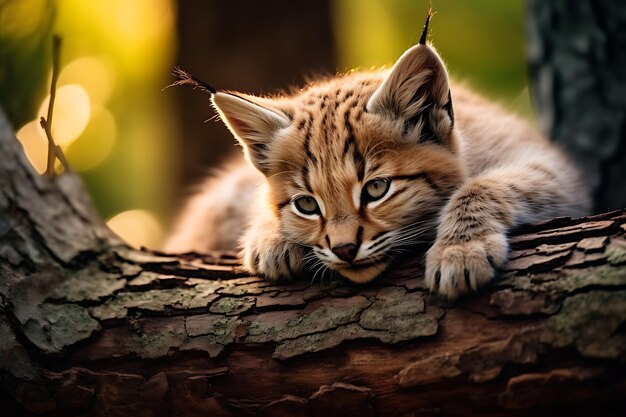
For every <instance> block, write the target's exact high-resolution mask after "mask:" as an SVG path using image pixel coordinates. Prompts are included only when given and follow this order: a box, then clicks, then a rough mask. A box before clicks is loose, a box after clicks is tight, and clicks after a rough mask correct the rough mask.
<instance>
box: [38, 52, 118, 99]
mask: <svg viewBox="0 0 626 417" xmlns="http://www.w3.org/2000/svg"><path fill="white" fill-rule="evenodd" d="M114 78H115V77H114V74H113V70H112V68H111V66H110V65H108V64H107V63H106V61H105V60H104V59H102V58H96V57H90V56H87V57H82V58H78V59H75V60H74V61H72V62H70V63H69V64H67V65H66V66H65V67H64V68H63V70H62V71H61V74H60V75H59V80H58V82H57V85H58V86H59V87H61V86H64V85H67V84H78V85H80V86H81V87H83V88H84V89H85V91H86V92H87V94H88V95H89V99H90V101H91V102H92V103H96V104H105V103H106V102H107V101H108V100H109V98H111V94H112V93H113V89H114V87H115V79H114ZM48 84H50V82H48Z"/></svg>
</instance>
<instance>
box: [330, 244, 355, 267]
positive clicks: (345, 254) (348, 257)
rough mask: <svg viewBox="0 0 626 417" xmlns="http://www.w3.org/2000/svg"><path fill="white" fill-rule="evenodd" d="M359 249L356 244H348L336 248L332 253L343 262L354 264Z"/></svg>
mask: <svg viewBox="0 0 626 417" xmlns="http://www.w3.org/2000/svg"><path fill="white" fill-rule="evenodd" d="M358 249H359V248H357V247H356V245H355V244H354V243H347V244H345V245H341V246H335V247H333V248H332V249H331V251H333V253H334V254H335V255H337V256H338V257H339V259H341V260H342V261H346V262H349V263H352V261H354V258H355V257H356V253H357V251H358Z"/></svg>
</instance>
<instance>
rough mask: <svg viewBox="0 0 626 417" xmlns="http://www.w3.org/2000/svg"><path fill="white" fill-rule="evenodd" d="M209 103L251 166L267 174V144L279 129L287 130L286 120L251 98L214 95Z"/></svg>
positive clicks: (279, 113)
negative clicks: (236, 141)
mask: <svg viewBox="0 0 626 417" xmlns="http://www.w3.org/2000/svg"><path fill="white" fill-rule="evenodd" d="M252 100H254V101H252ZM211 101H212V103H213V106H215V108H216V109H217V111H218V112H219V114H220V116H221V118H222V120H223V121H224V122H225V123H226V126H228V128H229V129H230V131H231V132H232V133H233V135H235V137H236V138H237V140H238V141H239V142H240V143H241V145H242V146H243V148H244V152H245V154H246V156H247V157H248V159H249V160H250V162H251V163H252V164H253V165H254V166H255V167H256V168H257V169H258V170H259V171H261V172H262V173H265V174H267V173H268V171H269V160H268V152H269V148H270V144H271V142H272V140H273V139H274V136H275V135H276V133H277V132H278V131H279V130H280V129H283V128H285V127H287V126H289V123H290V122H289V119H288V118H287V116H285V115H284V114H282V113H281V112H279V111H275V110H272V109H269V108H267V107H265V106H263V104H264V103H263V101H264V100H263V99H257V98H253V97H249V98H248V97H242V96H238V95H235V94H229V93H222V92H217V93H215V94H213V95H212V97H211Z"/></svg>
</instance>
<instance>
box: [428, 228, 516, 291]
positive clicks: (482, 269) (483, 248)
mask: <svg viewBox="0 0 626 417" xmlns="http://www.w3.org/2000/svg"><path fill="white" fill-rule="evenodd" d="M507 252H508V245H507V241H506V237H505V236H504V235H503V234H498V233H493V234H490V235H486V236H480V237H476V238H474V239H471V240H469V241H450V240H446V241H442V240H437V241H436V242H435V244H434V245H433V246H432V247H431V248H430V250H429V251H428V253H427V255H426V282H427V284H428V287H429V288H430V290H431V291H433V292H438V293H440V294H442V295H445V296H446V297H448V298H449V299H455V298H457V297H458V296H460V295H463V294H466V293H470V292H476V291H477V290H478V289H479V288H480V287H482V286H484V285H485V284H487V283H488V282H489V281H491V279H493V277H494V276H495V272H496V270H497V268H498V267H500V266H502V265H503V264H504V262H505V261H506V255H507ZM433 271H435V272H434V273H433Z"/></svg>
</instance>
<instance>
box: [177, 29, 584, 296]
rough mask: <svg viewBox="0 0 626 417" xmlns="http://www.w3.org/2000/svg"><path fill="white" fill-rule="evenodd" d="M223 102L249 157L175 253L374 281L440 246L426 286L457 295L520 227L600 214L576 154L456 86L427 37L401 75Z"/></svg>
mask: <svg viewBox="0 0 626 417" xmlns="http://www.w3.org/2000/svg"><path fill="white" fill-rule="evenodd" d="M424 39H425V38H424ZM212 102H213V105H214V106H215V108H216V110H217V111H218V112H219V114H220V116H221V118H222V120H223V121H224V122H225V123H226V125H227V126H228V127H229V129H230V130H231V131H232V133H233V134H234V136H235V137H236V138H237V139H238V141H239V142H240V143H241V145H242V147H243V150H244V154H245V156H246V159H247V161H245V162H244V161H239V162H235V163H234V164H232V165H230V166H229V168H228V169H227V170H225V171H224V172H223V173H222V174H220V175H218V176H217V177H216V178H214V179H211V180H210V181H209V182H208V183H207V185H206V186H205V187H204V188H203V189H202V190H201V191H200V192H199V193H198V194H196V195H195V196H194V197H193V198H192V199H191V200H190V202H189V203H188V204H187V207H186V209H185V210H184V211H183V212H182V215H181V217H180V220H179V223H178V227H177V228H176V231H175V232H174V233H173V234H172V236H171V237H170V239H169V242H168V243H167V245H166V249H167V250H170V251H188V250H198V251H203V250H211V249H233V248H234V242H236V241H237V240H238V241H240V244H241V248H242V251H243V260H244V265H245V267H246V268H248V269H249V270H250V271H251V272H252V273H258V274H261V275H264V276H266V277H267V278H269V279H280V278H293V277H296V276H300V275H304V274H312V275H315V274H316V273H317V274H318V276H319V275H321V274H323V273H324V272H326V271H334V272H336V273H339V274H340V275H342V276H344V277H346V278H348V279H350V280H352V281H355V282H367V281H370V280H372V279H374V278H376V277H377V276H379V275H380V274H382V273H383V272H384V271H385V270H386V269H387V268H388V266H389V265H391V264H392V263H393V262H394V261H395V260H396V259H397V257H398V256H406V255H407V253H406V252H407V248H410V247H411V245H413V244H415V243H418V242H421V241H425V240H433V239H434V244H433V246H432V247H431V249H430V250H429V251H428V253H427V254H426V282H427V284H428V285H429V286H430V288H431V289H432V290H433V291H438V292H439V293H441V294H444V295H446V296H448V297H451V298H454V297H456V296H458V295H460V294H463V293H466V292H470V291H475V290H477V289H478V288H479V287H480V286H482V285H484V284H485V283H487V282H488V281H490V280H491V279H492V278H493V277H494V275H495V273H496V271H497V269H498V268H500V267H502V266H503V264H504V263H505V262H506V259H507V253H508V243H507V237H506V235H507V232H508V231H509V230H510V229H511V228H513V227H515V226H517V225H519V224H521V223H525V222H532V221H537V220H541V219H545V218H547V217H551V216H557V215H572V216H577V215H582V214H585V213H586V212H587V211H588V207H589V199H588V193H587V190H586V188H585V187H584V186H583V185H582V182H581V180H580V176H579V173H578V172H577V170H576V169H575V168H574V167H573V166H572V164H571V163H570V162H569V161H568V159H567V158H566V157H565V156H564V154H563V153H562V152H561V151H560V150H559V149H557V148H556V147H555V146H554V145H553V144H551V143H550V142H549V141H548V140H547V139H546V138H544V137H543V136H542V135H540V134H538V133H537V132H536V131H535V130H533V129H532V128H531V127H530V126H529V125H528V124H526V123H525V122H523V121H521V120H520V119H519V118H517V117H515V116H513V115H510V114H508V113H506V112H505V111H503V110H502V109H500V108H499V107H498V106H496V105H494V104H493V103H490V102H489V101H486V100H484V99H482V98H481V97H479V96H477V95H475V94H474V93H472V92H470V91H468V90H467V89H466V88H464V87H462V86H459V85H452V86H451V85H450V82H449V80H448V75H447V71H446V69H445V67H444V64H443V62H442V61H441V59H440V57H439V55H438V54H437V52H436V51H435V50H434V48H432V46H430V45H428V44H426V43H425V42H420V44H418V45H416V46H414V47H413V48H411V49H409V50H408V51H407V52H405V54H404V55H403V56H402V57H400V59H399V60H398V61H397V62H396V64H395V65H394V67H393V68H391V70H389V71H381V72H365V73H359V72H353V73H349V74H345V75H342V76H337V77H334V78H330V79H327V80H323V81H320V82H317V83H313V84H311V85H309V86H307V87H305V88H304V89H302V90H300V91H299V92H297V93H296V94H293V95H288V96H277V97H270V98H260V97H254V96H249V95H244V94H240V93H235V92H216V93H215V94H213V96H212ZM378 179H382V180H384V181H386V182H385V183H384V184H388V191H387V192H386V194H385V195H384V196H383V197H382V198H380V199H379V200H376V201H371V198H370V197H369V194H367V193H365V192H364V191H363V190H364V189H365V188H366V187H367V186H368V184H371V183H370V182H371V181H374V180H378ZM377 184H379V185H380V184H381V183H377ZM377 189H380V187H379V188H377ZM299 197H313V198H314V199H315V202H316V203H317V205H318V208H319V212H318V213H313V214H306V213H303V212H301V209H299V208H298V207H299V206H298V204H300V203H299V202H298V201H304V200H298V198H299ZM302 204H306V205H307V206H310V205H311V204H312V203H311V200H306V201H304V202H303V203H302ZM409 256H418V254H416V253H415V254H412V255H411V254H409ZM350 258H352V259H350Z"/></svg>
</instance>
